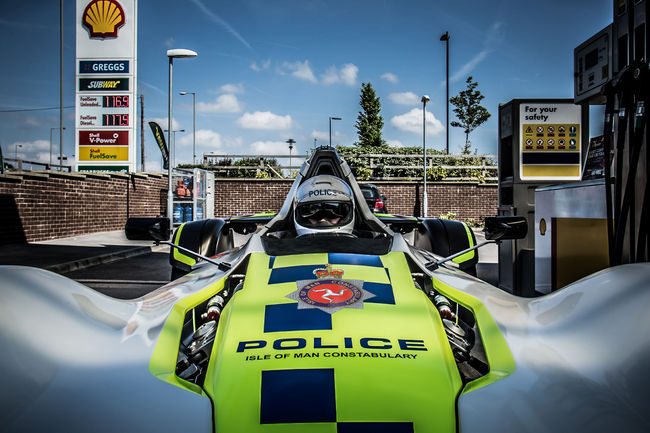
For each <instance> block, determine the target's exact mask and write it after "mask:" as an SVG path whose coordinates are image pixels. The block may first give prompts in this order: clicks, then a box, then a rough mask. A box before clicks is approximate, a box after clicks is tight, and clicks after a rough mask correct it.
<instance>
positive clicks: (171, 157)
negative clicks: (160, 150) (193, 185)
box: [165, 129, 185, 165]
mask: <svg viewBox="0 0 650 433" xmlns="http://www.w3.org/2000/svg"><path fill="white" fill-rule="evenodd" d="M165 132H167V130H166V129H165ZM177 132H185V130H184V129H174V130H173V131H172V141H171V142H172V144H173V146H171V147H173V148H174V154H173V155H170V163H172V164H173V165H176V133H177Z"/></svg>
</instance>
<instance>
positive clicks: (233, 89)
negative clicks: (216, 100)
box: [219, 83, 244, 94]
mask: <svg viewBox="0 0 650 433" xmlns="http://www.w3.org/2000/svg"><path fill="white" fill-rule="evenodd" d="M219 92H220V93H233V94H241V93H244V85H243V84H241V83H239V84H224V85H223V86H221V87H219Z"/></svg>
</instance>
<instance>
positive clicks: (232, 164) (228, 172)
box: [207, 158, 280, 179]
mask: <svg viewBox="0 0 650 433" xmlns="http://www.w3.org/2000/svg"><path fill="white" fill-rule="evenodd" d="M221 166H223V167H228V168H214V167H221ZM246 166H248V167H259V166H260V160H259V158H242V159H238V160H234V161H233V160H232V159H231V158H224V159H220V160H217V162H216V163H215V164H209V165H208V166H207V169H208V170H212V171H213V172H214V175H215V177H254V178H257V179H270V178H271V177H273V174H272V172H271V170H269V169H268V168H266V167H273V168H274V169H275V170H276V171H277V172H278V173H279V172H280V165H279V164H278V161H277V160H276V159H275V158H269V159H266V158H265V159H264V167H265V168H264V169H257V168H237V167H246ZM258 170H259V171H258Z"/></svg>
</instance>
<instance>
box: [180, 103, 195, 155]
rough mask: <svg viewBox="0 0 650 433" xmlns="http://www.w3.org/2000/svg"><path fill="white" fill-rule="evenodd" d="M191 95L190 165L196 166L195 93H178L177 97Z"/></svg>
mask: <svg viewBox="0 0 650 433" xmlns="http://www.w3.org/2000/svg"><path fill="white" fill-rule="evenodd" d="M190 94H191V95H192V164H193V165H196V92H180V93H179V95H190Z"/></svg>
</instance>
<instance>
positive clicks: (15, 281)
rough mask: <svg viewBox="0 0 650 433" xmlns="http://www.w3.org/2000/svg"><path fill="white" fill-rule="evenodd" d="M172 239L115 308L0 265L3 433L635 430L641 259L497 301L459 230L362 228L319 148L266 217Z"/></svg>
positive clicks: (515, 231)
mask: <svg viewBox="0 0 650 433" xmlns="http://www.w3.org/2000/svg"><path fill="white" fill-rule="evenodd" d="M168 223H169V222H168V220H166V219H160V218H158V219H139V220H129V222H128V223H127V233H128V235H129V236H130V237H132V238H138V237H140V238H142V237H151V238H154V239H158V240H163V241H164V240H166V239H169V229H168V227H169V226H168ZM486 230H487V234H486V237H487V238H488V239H490V238H491V239H498V238H501V239H507V238H516V237H520V236H521V233H522V221H521V220H520V219H517V218H512V219H509V220H508V219H505V220H504V219H503V218H501V219H488V220H487V221H486ZM242 238H243V239H245V243H241V244H238V242H237V239H242ZM234 239H235V240H234ZM172 242H173V243H174V245H175V247H173V248H172V252H171V254H170V261H171V263H172V265H173V267H174V276H175V277H179V278H177V279H175V280H174V281H172V282H171V283H169V284H167V285H166V286H164V287H161V288H160V289H158V290H156V291H154V292H152V293H150V294H148V295H146V296H144V297H142V298H138V299H134V300H129V301H123V300H117V299H113V298H109V297H106V296H104V295H102V294H100V293H98V292H96V291H94V290H92V289H89V288H87V287H85V286H83V285H81V284H78V283H76V282H74V281H72V280H69V279H67V278H65V277H62V276H59V275H56V274H53V273H50V272H47V271H43V270H38V269H33V268H25V267H17V266H5V267H2V268H0V288H1V294H0V296H1V299H2V301H1V302H0V347H2V348H3V355H2V357H0V384H1V385H2V387H1V391H0V395H1V397H0V398H1V406H0V407H1V408H2V410H0V426H1V428H2V431H7V432H43V431H65V432H93V433H95V432H112V433H113V432H124V431H137V432H155V433H160V432H174V431H184V432H192V433H198V432H219V433H223V432H330V433H334V432H339V433H347V432H350V433H365V432H398V433H401V432H418V433H419V432H459V431H460V432H570V431H626V432H642V431H650V415H649V412H648V410H647V404H648V402H649V400H650V398H649V397H650V395H649V394H648V389H649V387H650V380H649V378H650V374H648V368H649V365H650V345H649V340H650V332H648V331H649V329H650V319H649V317H650V315H649V314H648V309H649V308H650V287H649V286H650V265H648V264H647V263H646V264H635V265H626V266H621V267H616V268H610V269H607V270H604V271H601V272H599V273H597V274H595V275H592V276H590V277H587V278H585V279H583V280H581V281H578V282H576V283H573V284H571V285H569V286H567V287H565V288H563V289H561V290H559V291H556V292H554V293H552V294H550V295H546V296H543V297H540V298H536V299H524V298H518V297H515V296H512V295H510V294H508V293H505V292H503V291H501V290H499V289H497V288H495V287H493V286H491V285H489V284H486V283H484V282H482V281H480V280H479V279H477V278H476V277H475V276H474V275H475V268H476V263H477V260H478V251H477V250H476V249H472V248H474V247H475V246H476V245H475V244H476V241H475V238H474V235H473V233H472V231H471V230H469V229H468V228H467V227H466V226H465V225H464V224H463V223H460V222H455V221H446V220H438V219H417V218H410V217H396V216H390V215H381V214H380V215H374V214H373V213H372V212H371V211H370V209H368V207H367V206H365V203H364V199H363V196H362V194H361V192H360V190H359V187H358V185H357V183H356V181H355V179H354V177H353V176H352V174H351V171H350V168H349V167H348V165H347V164H346V163H345V162H344V161H342V160H341V159H340V158H339V156H338V155H337V153H336V152H335V150H333V149H331V148H322V149H319V150H317V151H316V152H315V153H314V155H313V156H312V157H311V158H310V160H309V161H307V162H306V163H305V164H304V165H303V167H302V169H301V170H300V173H299V174H298V176H297V178H296V180H295V182H294V184H293V186H292V188H291V190H290V192H289V194H288V196H287V199H286V201H285V203H284V205H283V207H282V208H281V209H280V211H279V212H278V213H277V214H276V213H272V214H259V215H252V216H247V217H233V218H229V219H213V220H203V221H195V222H190V223H186V224H184V225H182V226H180V227H179V228H178V229H177V230H176V232H175V233H174V235H173V237H172Z"/></svg>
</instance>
